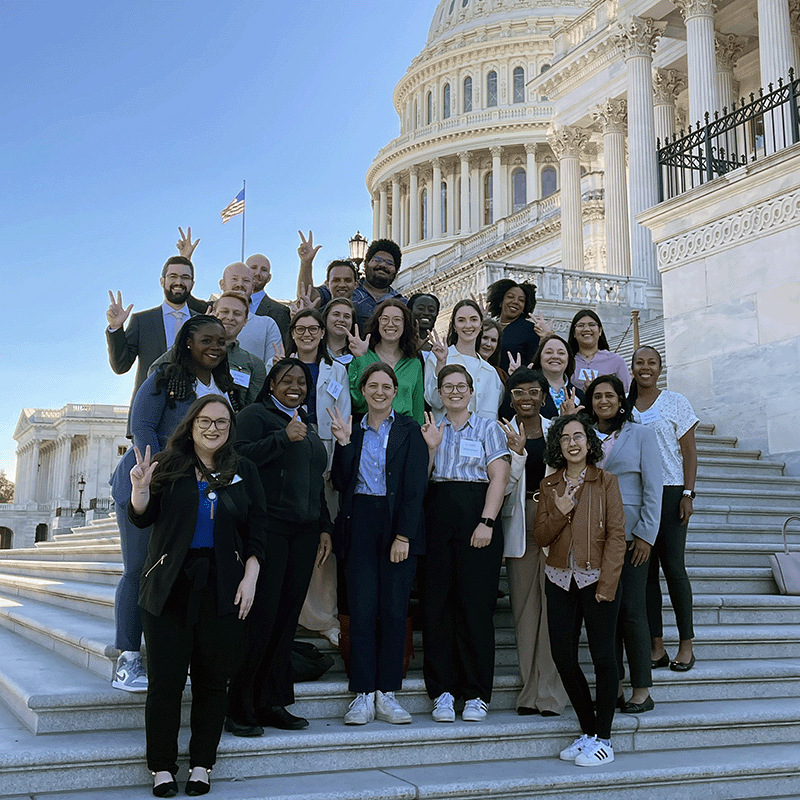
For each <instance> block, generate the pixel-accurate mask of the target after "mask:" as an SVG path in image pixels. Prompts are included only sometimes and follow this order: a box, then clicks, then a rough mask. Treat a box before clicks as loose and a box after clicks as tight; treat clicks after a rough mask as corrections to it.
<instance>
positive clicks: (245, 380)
mask: <svg viewBox="0 0 800 800" xmlns="http://www.w3.org/2000/svg"><path fill="white" fill-rule="evenodd" d="M231 377H232V378H233V382H234V383H235V384H237V385H238V386H244V388H245V389H246V388H247V387H248V386H249V385H250V376H249V375H248V374H247V373H246V372H242V371H241V370H239V369H232V370H231Z"/></svg>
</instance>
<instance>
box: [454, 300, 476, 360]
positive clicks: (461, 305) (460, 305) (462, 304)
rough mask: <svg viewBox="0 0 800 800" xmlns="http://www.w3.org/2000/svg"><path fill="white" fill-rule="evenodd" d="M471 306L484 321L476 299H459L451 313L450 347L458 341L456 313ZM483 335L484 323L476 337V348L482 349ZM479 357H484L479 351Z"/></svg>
mask: <svg viewBox="0 0 800 800" xmlns="http://www.w3.org/2000/svg"><path fill="white" fill-rule="evenodd" d="M467 306H468V307H469V308H471V309H473V310H474V311H475V313H476V314H477V315H478V319H480V320H481V321H483V314H481V307H480V306H479V305H478V304H477V303H476V302H475V301H474V300H459V301H458V302H457V303H456V304H455V306H454V308H453V313H452V314H451V315H450V324H449V325H448V326H447V340H446V341H447V345H448V347H449V346H450V345H451V344H457V343H458V332H457V331H456V314H458V312H459V311H460V310H461V309H462V308H465V307H467ZM482 336H483V325H481V327H480V330H479V331H478V337H477V338H476V339H475V350H480V349H481V337H482ZM478 358H482V356H481V354H480V353H478Z"/></svg>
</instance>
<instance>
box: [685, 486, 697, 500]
mask: <svg viewBox="0 0 800 800" xmlns="http://www.w3.org/2000/svg"><path fill="white" fill-rule="evenodd" d="M683 496H684V497H690V498H691V499H692V500H694V498H695V497H697V495H696V494H695V493H694V489H684V490H683Z"/></svg>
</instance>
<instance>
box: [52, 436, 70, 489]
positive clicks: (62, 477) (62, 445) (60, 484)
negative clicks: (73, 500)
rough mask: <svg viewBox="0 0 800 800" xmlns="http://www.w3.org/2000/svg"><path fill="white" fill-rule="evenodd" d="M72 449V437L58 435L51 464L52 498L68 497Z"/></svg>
mask: <svg viewBox="0 0 800 800" xmlns="http://www.w3.org/2000/svg"><path fill="white" fill-rule="evenodd" d="M71 451H72V437H71V436H59V438H58V445H57V447H56V453H55V463H54V466H53V498H52V499H53V500H56V501H58V500H66V499H68V494H67V493H68V491H69V460H70V454H71Z"/></svg>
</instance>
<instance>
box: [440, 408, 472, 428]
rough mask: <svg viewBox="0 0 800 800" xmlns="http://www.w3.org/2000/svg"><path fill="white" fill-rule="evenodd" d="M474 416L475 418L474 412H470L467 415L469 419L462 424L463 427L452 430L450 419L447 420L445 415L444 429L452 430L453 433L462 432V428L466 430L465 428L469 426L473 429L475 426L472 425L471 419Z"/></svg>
mask: <svg viewBox="0 0 800 800" xmlns="http://www.w3.org/2000/svg"><path fill="white" fill-rule="evenodd" d="M474 416H475V412H474V411H473V412H472V413H471V414H470V415H469V417H468V419H467V421H466V422H465V423H464V424H463V425H462V426H461V427H460V428H454V427H453V423H452V422H451V421H450V419H449V418H448V416H447V414H445V415H444V424H445V427H446V428H453V430H454V431H456V430H458V431H463V430H464V428H466V427H467V426H469V427H470V428H474V427H475V426H474V425H473V424H472V418H473V417H474Z"/></svg>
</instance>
